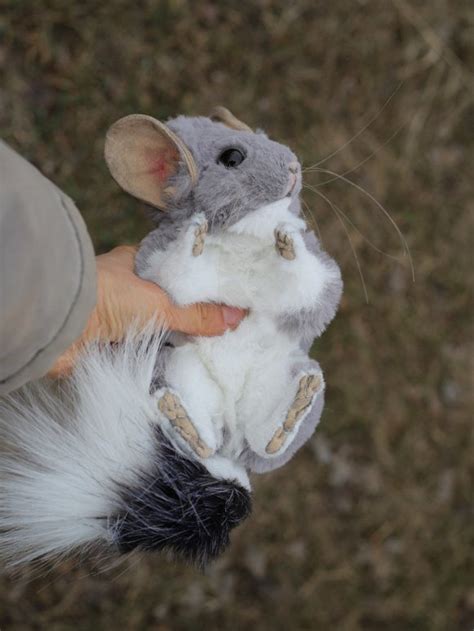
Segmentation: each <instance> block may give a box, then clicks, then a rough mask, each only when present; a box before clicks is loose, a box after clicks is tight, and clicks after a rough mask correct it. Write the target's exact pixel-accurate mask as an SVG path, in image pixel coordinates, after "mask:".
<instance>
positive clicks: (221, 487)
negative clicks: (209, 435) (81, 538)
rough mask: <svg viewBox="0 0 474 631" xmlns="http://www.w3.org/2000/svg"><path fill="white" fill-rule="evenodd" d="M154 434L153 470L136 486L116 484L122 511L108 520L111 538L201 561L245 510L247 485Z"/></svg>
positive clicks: (217, 549) (225, 539) (221, 546)
mask: <svg viewBox="0 0 474 631" xmlns="http://www.w3.org/2000/svg"><path fill="white" fill-rule="evenodd" d="M157 437H158V442H159V445H160V447H159V459H158V460H157V464H156V468H155V470H150V471H148V472H146V473H143V474H142V476H141V479H140V483H139V484H138V485H137V486H133V487H125V486H124V487H122V489H121V495H122V498H123V503H124V510H123V512H122V513H121V514H120V515H117V516H116V517H115V518H114V520H112V522H111V524H110V528H111V530H112V533H113V539H114V541H115V543H116V545H117V546H118V548H119V550H120V552H123V553H125V552H130V551H131V550H134V549H138V550H167V551H171V552H172V553H173V554H176V555H177V556H178V557H180V558H184V559H186V560H189V561H192V562H194V563H197V564H198V565H199V566H205V565H206V564H207V563H208V562H209V561H211V560H212V559H215V558H216V557H217V556H219V555H220V554H221V553H222V552H223V551H224V550H225V548H226V547H227V546H228V544H229V541H230V532H231V530H232V529H233V528H235V527H236V526H238V525H239V524H240V523H241V522H242V521H243V520H244V519H245V518H246V517H248V516H249V515H250V512H251V496H250V492H249V489H248V488H244V486H243V485H242V484H240V483H239V482H237V480H235V479H231V478H226V477H218V476H216V475H215V474H214V473H211V472H210V471H209V470H208V469H207V468H206V467H204V466H203V464H201V463H199V462H196V461H195V460H191V459H189V458H187V457H186V456H183V455H181V454H180V453H179V452H178V451H176V450H175V449H174V447H173V446H172V445H171V443H170V442H168V440H167V439H166V438H165V436H164V435H163V433H162V432H161V431H160V430H158V429H157ZM229 464H231V463H229ZM243 484H245V481H244V482H243Z"/></svg>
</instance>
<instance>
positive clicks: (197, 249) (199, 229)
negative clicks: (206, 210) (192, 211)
mask: <svg viewBox="0 0 474 631" xmlns="http://www.w3.org/2000/svg"><path fill="white" fill-rule="evenodd" d="M207 231H208V223H207V219H206V218H205V216H204V215H203V214H202V213H199V214H198V215H196V217H194V218H193V220H192V221H191V224H190V226H189V232H190V237H191V239H192V247H191V251H192V253H193V256H200V255H201V254H202V253H203V250H204V243H205V241H206V235H207Z"/></svg>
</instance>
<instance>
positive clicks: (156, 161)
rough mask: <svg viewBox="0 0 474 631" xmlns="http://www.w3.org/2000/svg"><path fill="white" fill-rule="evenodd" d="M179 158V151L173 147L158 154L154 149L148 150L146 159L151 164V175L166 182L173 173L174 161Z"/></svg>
mask: <svg viewBox="0 0 474 631" xmlns="http://www.w3.org/2000/svg"><path fill="white" fill-rule="evenodd" d="M177 159H179V155H178V152H177V151H173V150H172V149H171V148H170V149H167V150H166V151H163V152H162V153H160V154H159V155H158V156H157V155H156V154H155V152H153V151H147V155H146V160H147V162H148V164H149V170H148V173H149V175H152V176H155V177H156V178H158V180H159V181H160V183H162V184H163V183H165V182H166V181H167V180H168V179H169V178H170V177H171V175H172V173H173V170H174V168H173V162H174V161H175V160H177Z"/></svg>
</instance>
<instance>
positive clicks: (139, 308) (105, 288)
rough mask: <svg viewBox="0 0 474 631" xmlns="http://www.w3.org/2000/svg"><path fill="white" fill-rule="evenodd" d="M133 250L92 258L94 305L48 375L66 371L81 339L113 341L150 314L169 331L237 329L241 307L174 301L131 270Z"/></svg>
mask: <svg viewBox="0 0 474 631" xmlns="http://www.w3.org/2000/svg"><path fill="white" fill-rule="evenodd" d="M136 251H137V248H136V247H134V246H120V247H117V248H115V249H113V250H111V251H110V252H108V253H107V254H102V255H100V256H98V257H97V258H96V263H97V302H96V306H95V307H94V309H93V311H92V313H91V315H90V317H89V321H88V323H87V325H86V328H85V329H84V331H83V333H82V335H81V337H80V338H79V339H78V340H77V341H76V342H74V344H73V345H72V346H71V347H70V348H68V349H67V350H66V351H65V352H64V353H63V354H62V355H61V356H60V357H59V358H58V359H57V360H56V362H55V364H54V366H53V367H52V368H51V370H50V371H49V373H48V376H49V377H52V378H59V377H63V376H66V375H67V374H69V373H70V372H71V370H72V368H73V366H74V363H75V361H76V359H77V356H78V355H79V353H80V351H81V348H82V347H83V346H84V344H87V343H88V342H91V341H93V340H98V341H101V342H117V341H119V340H121V339H122V338H123V337H124V336H125V333H126V332H127V329H128V328H129V327H130V325H132V324H133V325H136V326H137V327H139V328H140V327H144V326H146V325H147V324H148V322H149V321H150V320H151V319H153V318H156V322H157V326H161V325H163V326H164V327H166V328H167V329H170V330H171V331H179V332H181V333H187V334H189V335H205V336H213V335H222V333H224V332H225V331H227V330H228V329H231V330H233V329H235V328H237V326H238V325H239V323H240V321H241V320H242V318H243V317H244V316H245V315H246V312H245V310H244V309H238V308H236V307H228V306H226V305H213V304H205V303H197V304H193V305H189V306H187V307H179V306H177V305H175V304H174V303H173V302H172V300H171V298H170V297H169V296H168V294H167V293H166V292H165V291H163V289H161V288H160V287H158V285H155V284H154V283H152V282H149V281H146V280H143V279H141V278H139V277H138V276H137V275H136V274H135V273H134V271H133V270H134V261H135V254H136Z"/></svg>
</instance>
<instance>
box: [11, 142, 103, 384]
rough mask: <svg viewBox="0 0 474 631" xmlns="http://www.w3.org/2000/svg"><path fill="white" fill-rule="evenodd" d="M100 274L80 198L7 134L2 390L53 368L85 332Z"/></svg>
mask: <svg viewBox="0 0 474 631" xmlns="http://www.w3.org/2000/svg"><path fill="white" fill-rule="evenodd" d="M95 275H96V272H95V257H94V250H93V247H92V243H91V240H90V237H89V235H88V233H87V229H86V226H85V224H84V221H83V219H82V217H81V215H80V213H79V211H78V210H77V208H76V206H75V205H74V203H73V202H72V201H71V200H70V199H69V198H68V197H67V196H66V195H65V194H64V193H62V192H61V191H60V190H59V189H58V188H57V187H56V186H55V185H54V184H53V183H52V182H50V181H49V180H48V179H47V178H45V177H44V176H43V175H41V173H39V171H38V170H37V169H35V167H33V166H32V165H31V164H30V163H29V162H27V161H26V160H24V159H23V158H22V157H21V156H20V155H18V154H17V153H16V152H15V151H13V149H11V148H10V147H8V146H7V145H6V144H5V143H3V142H1V141H0V394H5V393H7V392H9V391H11V390H14V389H15V388H18V387H20V386H21V385H23V384H24V383H26V382H27V381H31V380H33V379H37V378H39V377H41V376H43V375H44V374H46V372H47V371H48V370H49V369H50V368H51V366H52V365H53V364H54V362H55V360H56V359H57V357H59V355H61V353H62V352H63V351H64V350H66V348H68V346H69V345H70V344H71V343H72V342H74V341H75V340H76V339H77V338H78V337H79V336H80V334H81V333H82V331H83V330H84V328H85V326H86V323H87V320H88V316H89V314H90V312H91V311H92V309H93V307H94V304H95V298H96V278H95Z"/></svg>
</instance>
